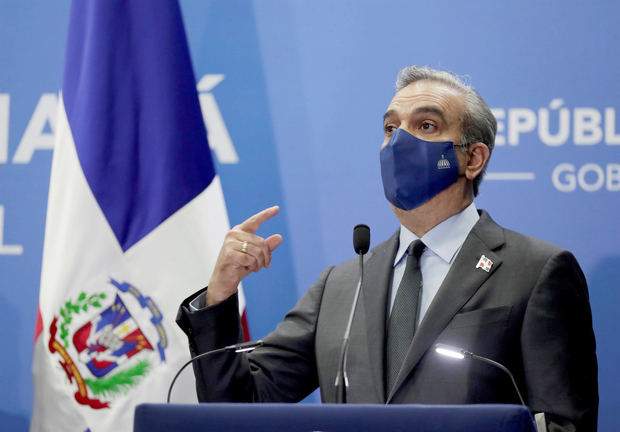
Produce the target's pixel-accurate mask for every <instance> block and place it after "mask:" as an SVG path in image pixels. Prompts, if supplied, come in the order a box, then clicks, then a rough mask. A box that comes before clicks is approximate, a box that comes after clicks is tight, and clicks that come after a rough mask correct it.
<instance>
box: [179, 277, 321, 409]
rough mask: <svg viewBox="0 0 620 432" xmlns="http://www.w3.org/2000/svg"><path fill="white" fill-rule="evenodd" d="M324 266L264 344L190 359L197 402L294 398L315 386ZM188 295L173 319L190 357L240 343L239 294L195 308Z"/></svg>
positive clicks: (265, 339)
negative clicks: (239, 351) (244, 351)
mask: <svg viewBox="0 0 620 432" xmlns="http://www.w3.org/2000/svg"><path fill="white" fill-rule="evenodd" d="M331 270H332V267H330V268H328V269H326V270H325V271H324V272H323V273H322V274H321V276H320V277H319V280H318V281H317V282H316V283H315V284H314V285H312V286H311V287H310V289H309V290H308V291H307V292H306V294H305V295H304V296H303V297H302V298H301V299H300V300H299V302H298V303H297V305H296V306H295V307H294V308H293V309H292V310H291V311H290V312H288V313H287V314H286V317H285V318H284V320H283V321H282V322H281V323H280V324H279V325H278V326H277V327H276V329H275V330H274V331H273V332H272V333H270V334H269V335H267V336H266V337H265V338H264V339H263V341H264V343H263V345H262V346H261V347H259V348H257V349H256V350H254V351H253V352H251V353H249V354H236V353H234V352H225V353H222V354H218V355H214V356H211V357H208V358H205V359H201V360H198V361H196V362H194V365H193V366H194V375H195V376H196V390H197V394H198V400H199V401H200V402H297V401H300V400H302V399H303V398H304V397H306V396H307V395H308V394H310V393H311V392H312V391H313V390H314V389H315V388H316V387H317V386H318V376H317V367H316V360H315V351H314V339H315V337H314V336H315V330H316V322H317V318H318V314H319V309H320V304H321V298H322V295H323V290H324V288H325V281H326V280H327V277H328V276H329V273H330V272H331ZM203 292H204V290H202V291H199V292H198V293H196V294H195V295H193V296H192V297H190V298H188V299H186V300H185V301H184V302H183V303H182V304H181V306H180V308H179V313H178V315H177V324H178V325H179V326H180V327H181V329H183V331H184V332H185V333H186V335H187V336H188V339H189V347H190V352H191V355H192V356H196V355H198V354H201V353H204V352H207V351H209V350H213V349H217V348H222V347H224V346H227V345H231V344H235V343H237V342H241V341H242V339H243V332H242V330H241V323H240V319H239V310H238V299H237V295H233V296H231V297H230V298H228V299H227V300H225V301H223V302H221V303H218V304H217V305H213V306H210V307H206V308H203V309H200V310H197V311H192V310H190V308H189V303H190V302H191V301H192V300H194V299H195V298H196V297H197V296H199V295H200V294H201V293H203Z"/></svg>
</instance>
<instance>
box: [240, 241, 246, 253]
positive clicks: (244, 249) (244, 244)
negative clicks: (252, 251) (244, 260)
mask: <svg viewBox="0 0 620 432" xmlns="http://www.w3.org/2000/svg"><path fill="white" fill-rule="evenodd" d="M241 252H243V253H248V242H247V241H244V242H243V246H241Z"/></svg>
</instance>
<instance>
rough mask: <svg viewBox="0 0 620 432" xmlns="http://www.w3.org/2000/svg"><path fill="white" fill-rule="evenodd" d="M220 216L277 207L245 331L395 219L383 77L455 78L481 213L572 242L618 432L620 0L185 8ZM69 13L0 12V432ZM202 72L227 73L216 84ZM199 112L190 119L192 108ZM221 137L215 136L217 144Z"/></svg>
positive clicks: (28, 336)
mask: <svg viewBox="0 0 620 432" xmlns="http://www.w3.org/2000/svg"><path fill="white" fill-rule="evenodd" d="M181 7H182V10H183V15H184V20H185V24H186V31H187V35H188V39H189V43H190V48H191V51H192V57H193V63H194V70H195V74H196V77H197V79H198V80H199V81H200V80H201V79H202V78H203V77H205V76H207V78H205V81H203V83H204V85H203V86H201V87H200V96H201V98H202V99H201V100H203V101H204V102H205V104H211V105H210V106H211V108H210V109H211V110H213V109H214V108H213V106H214V105H215V106H216V107H217V108H216V109H217V110H218V111H219V113H220V114H221V118H222V122H220V123H218V124H216V125H212V127H211V128H210V129H211V131H213V130H217V131H218V133H225V132H227V133H228V134H229V136H230V141H229V144H226V145H225V146H224V147H222V148H219V149H217V150H216V151H215V154H216V161H218V163H217V165H218V167H217V168H218V171H219V173H220V175H221V177H222V183H223V188H224V194H225V197H226V201H227V206H228V211H229V216H230V219H231V223H233V224H235V223H238V222H240V221H241V220H243V219H244V218H245V217H246V216H248V215H250V214H252V213H254V212H256V211H258V210H260V209H262V208H264V207H267V206H269V205H272V204H274V203H277V204H280V205H281V207H282V213H281V214H280V215H279V216H278V217H277V218H276V219H274V220H273V221H270V222H269V223H268V224H266V225H265V227H264V228H263V229H262V232H263V233H265V234H267V233H271V232H276V231H277V232H280V233H282V234H283V236H284V243H283V246H282V247H281V248H280V249H279V250H278V251H277V253H276V255H275V260H274V265H273V266H272V268H271V269H269V270H268V271H265V272H261V273H259V274H255V275H252V276H250V277H248V278H247V279H246V281H245V287H246V295H247V298H248V316H249V321H250V327H251V329H252V332H253V337H261V336H263V335H264V334H266V333H267V332H268V331H269V330H270V329H272V328H273V327H274V326H275V324H276V323H277V322H278V321H279V320H280V319H281V318H282V316H283V315H284V313H285V312H286V310H288V309H289V308H290V307H291V306H292V305H293V304H294V302H295V300H296V299H297V298H298V297H299V296H300V295H301V294H302V293H303V292H304V291H305V289H306V288H307V287H308V285H309V284H310V283H312V282H313V281H314V280H315V278H316V277H317V275H318V273H319V272H320V271H321V270H322V269H323V268H324V267H325V266H327V265H329V264H333V263H337V262H340V261H342V260H344V259H347V258H349V257H350V256H351V229H352V227H353V226H354V225H355V224H357V223H367V224H368V225H370V226H371V227H372V236H373V244H376V243H378V241H379V240H382V239H384V238H386V237H387V236H389V235H390V234H391V233H392V232H393V231H394V230H395V229H396V227H397V221H396V219H395V217H394V216H393V215H392V213H391V210H390V209H389V206H388V205H387V203H386V201H385V199H384V197H383V192H382V188H381V181H380V174H379V163H378V151H379V145H380V143H381V140H382V127H381V126H382V125H381V118H382V115H383V112H384V110H385V107H386V106H387V105H388V103H389V100H390V99H391V97H392V95H393V82H394V78H395V76H396V73H397V72H398V71H399V70H400V68H402V67H403V66H405V65H409V64H427V65H430V66H434V67H440V68H446V69H449V70H452V71H455V72H457V73H459V74H466V75H469V76H470V79H471V82H472V83H473V85H474V86H475V87H476V88H477V89H478V90H479V92H480V93H481V94H482V96H483V97H484V98H485V100H486V101H487V103H488V104H489V106H491V107H492V108H493V109H494V113H495V115H496V116H497V118H498V120H499V124H500V133H499V134H498V143H497V147H496V150H495V152H494V154H493V157H492V160H491V164H490V166H489V178H488V179H487V180H485V182H483V184H482V187H481V194H480V197H479V198H478V199H477V206H478V207H479V208H485V209H487V210H488V211H489V212H490V213H491V214H492V215H493V217H494V218H495V219H496V220H497V221H498V222H499V223H501V224H502V225H504V226H507V227H509V228H512V229H515V230H517V231H521V232H525V233H527V234H531V235H534V236H537V237H541V238H544V239H546V240H549V241H552V242H554V243H557V244H559V245H561V246H563V247H565V248H568V249H570V250H572V251H573V252H574V253H575V255H576V256H577V258H578V259H579V261H580V263H581V265H582V267H583V269H584V271H585V273H586V276H587V278H588V282H589V285H590V295H591V303H592V308H593V314H594V325H595V331H596V336H597V345H598V347H597V352H598V358H599V369H600V370H599V386H600V400H601V402H600V412H599V417H600V420H599V425H600V427H599V429H600V430H601V431H612V430H616V429H618V425H620V422H618V421H617V420H615V413H616V412H618V410H620V396H619V394H618V392H617V388H618V384H619V379H618V376H619V374H618V373H617V371H615V366H616V364H617V363H618V361H620V349H619V348H618V345H617V343H616V340H615V339H617V337H616V335H617V333H618V330H620V320H619V318H618V312H619V306H618V305H619V304H620V294H619V292H620V291H619V290H618V286H619V285H620V276H619V275H618V271H617V269H618V268H619V267H620V247H619V246H618V245H619V244H620V230H619V229H618V222H617V220H618V214H619V212H620V199H619V198H620V154H619V150H620V83H619V81H618V79H617V78H618V73H617V70H618V68H619V66H620V63H619V62H620V59H619V57H618V47H619V46H620V29H619V27H618V25H617V20H618V16H620V5H619V4H616V3H612V2H591V3H589V4H588V6H587V7H584V6H581V5H578V4H576V3H575V4H573V3H569V2H560V1H550V2H539V1H533V0H528V1H524V2H496V1H476V2H459V1H456V0H451V1H435V2H432V3H428V2H411V1H395V0H394V1H390V2H381V1H378V0H377V1H363V0H357V1H344V0H338V1H334V0H315V1H312V2H308V1H303V0H295V1H288V2H283V1H279V2H265V1H251V0H234V1H230V0H229V1H211V0H209V1H189V0H187V1H185V0H183V1H181ZM68 10H69V2H68V1H66V0H64V1H57V2H53V3H50V2H43V1H31V2H27V3H24V2H19V1H8V0H2V1H0V66H1V67H0V275H1V276H0V340H1V341H2V343H3V348H4V353H5V355H4V356H3V359H2V360H0V424H4V425H10V426H12V427H13V429H12V430H27V425H28V422H29V417H30V410H31V403H32V387H31V386H32V383H31V378H30V364H31V357H32V337H33V333H34V324H35V317H36V308H37V298H38V289H39V277H40V266H41V253H42V243H43V230H44V224H45V210H46V202H47V187H48V179H49V169H50V163H51V153H52V152H51V147H52V144H53V131H54V121H55V102H56V93H57V91H58V89H59V88H60V82H61V76H62V67H63V56H64V45H65V39H66V31H67V21H68ZM215 75H223V76H220V77H214V76H215ZM203 108H204V107H203ZM224 142H227V141H224Z"/></svg>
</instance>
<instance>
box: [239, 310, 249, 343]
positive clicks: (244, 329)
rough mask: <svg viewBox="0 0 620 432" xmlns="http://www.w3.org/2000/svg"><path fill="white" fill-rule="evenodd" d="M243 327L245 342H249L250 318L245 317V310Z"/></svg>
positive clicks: (242, 315)
mask: <svg viewBox="0 0 620 432" xmlns="http://www.w3.org/2000/svg"><path fill="white" fill-rule="evenodd" d="M241 327H242V328H243V341H244V342H248V341H249V340H250V327H248V318H247V316H246V315H245V309H244V310H243V313H242V314H241Z"/></svg>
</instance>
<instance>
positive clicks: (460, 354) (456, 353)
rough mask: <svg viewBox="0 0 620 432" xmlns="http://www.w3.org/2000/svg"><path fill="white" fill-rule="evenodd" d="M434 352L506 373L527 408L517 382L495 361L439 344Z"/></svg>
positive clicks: (506, 369) (461, 349)
mask: <svg viewBox="0 0 620 432" xmlns="http://www.w3.org/2000/svg"><path fill="white" fill-rule="evenodd" d="M435 351H436V352H437V353H438V354H442V355H445V356H448V357H452V358H456V359H464V358H465V357H468V358H472V359H476V360H480V361H482V362H484V363H487V364H490V365H492V366H495V367H496V368H498V369H501V370H502V371H504V372H506V373H507V374H508V376H509V377H510V380H511V381H512V385H513V387H514V389H515V391H516V392H517V396H519V400H520V401H521V405H523V406H525V407H527V405H525V402H524V401H523V397H521V392H520V391H519V387H517V382H516V381H515V378H514V376H512V373H511V372H510V371H509V370H508V368H507V367H506V366H504V365H503V364H501V363H499V362H496V361H495V360H491V359H490V358H486V357H482V356H479V355H477V354H474V353H473V352H471V351H467V350H464V349H463V348H457V347H453V346H450V345H445V344H441V343H438V344H436V345H435Z"/></svg>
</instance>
